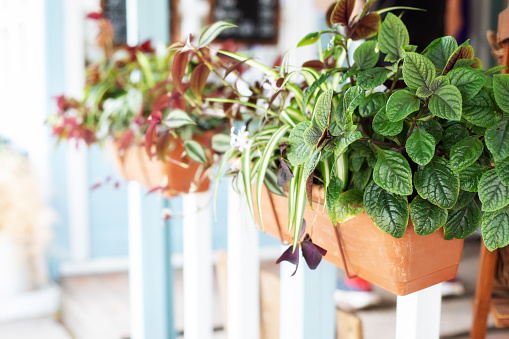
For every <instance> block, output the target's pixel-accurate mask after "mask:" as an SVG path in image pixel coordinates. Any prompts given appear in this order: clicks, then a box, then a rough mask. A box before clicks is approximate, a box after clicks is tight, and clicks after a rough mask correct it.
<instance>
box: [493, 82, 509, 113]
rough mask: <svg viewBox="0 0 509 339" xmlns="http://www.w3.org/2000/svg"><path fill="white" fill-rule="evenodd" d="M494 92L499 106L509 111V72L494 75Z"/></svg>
mask: <svg viewBox="0 0 509 339" xmlns="http://www.w3.org/2000/svg"><path fill="white" fill-rule="evenodd" d="M493 93H494V94H495V101H496V102H497V104H498V106H499V107H500V108H501V109H502V110H503V111H504V112H508V113H509V74H495V75H494V76H493Z"/></svg>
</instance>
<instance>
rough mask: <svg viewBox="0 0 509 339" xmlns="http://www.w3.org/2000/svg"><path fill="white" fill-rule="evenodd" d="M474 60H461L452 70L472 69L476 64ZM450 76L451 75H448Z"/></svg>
mask: <svg viewBox="0 0 509 339" xmlns="http://www.w3.org/2000/svg"><path fill="white" fill-rule="evenodd" d="M474 62H475V61H474V60H471V59H459V60H457V61H456V63H455V64H454V66H453V68H452V69H455V68H458V67H470V66H472V65H473V64H474ZM447 75H449V73H447Z"/></svg>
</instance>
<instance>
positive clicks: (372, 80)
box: [357, 67, 389, 90]
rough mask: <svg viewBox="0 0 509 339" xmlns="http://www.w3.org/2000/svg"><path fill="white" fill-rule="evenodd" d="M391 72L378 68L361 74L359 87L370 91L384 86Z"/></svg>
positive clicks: (358, 77)
mask: <svg viewBox="0 0 509 339" xmlns="http://www.w3.org/2000/svg"><path fill="white" fill-rule="evenodd" d="M388 74H389V70H387V69H385V68H383V67H376V68H372V69H368V70H365V71H361V72H359V74H358V75H357V84H358V85H359V87H361V88H363V89H365V90H368V89H372V88H375V87H377V86H380V85H382V84H383V83H384V82H385V80H387V75H388Z"/></svg>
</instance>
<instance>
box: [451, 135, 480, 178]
mask: <svg viewBox="0 0 509 339" xmlns="http://www.w3.org/2000/svg"><path fill="white" fill-rule="evenodd" d="M483 150H484V144H483V143H482V141H481V140H479V137H478V136H470V137H468V138H465V139H463V140H461V141H459V142H457V143H456V144H455V145H454V146H453V147H452V148H451V158H450V159H449V162H450V163H451V167H452V169H453V170H455V171H461V170H462V169H465V168H467V167H468V166H470V165H472V164H473V163H474V162H476V161H477V159H479V157H480V156H481V154H482V151H483Z"/></svg>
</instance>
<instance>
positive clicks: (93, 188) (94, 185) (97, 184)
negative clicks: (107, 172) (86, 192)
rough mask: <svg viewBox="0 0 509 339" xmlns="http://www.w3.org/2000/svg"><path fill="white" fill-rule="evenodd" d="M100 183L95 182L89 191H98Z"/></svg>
mask: <svg viewBox="0 0 509 339" xmlns="http://www.w3.org/2000/svg"><path fill="white" fill-rule="evenodd" d="M101 185H102V184H101V183H100V182H96V183H95V184H93V185H92V186H91V187H90V190H91V191H95V190H96V189H98V188H99V187H101Z"/></svg>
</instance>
